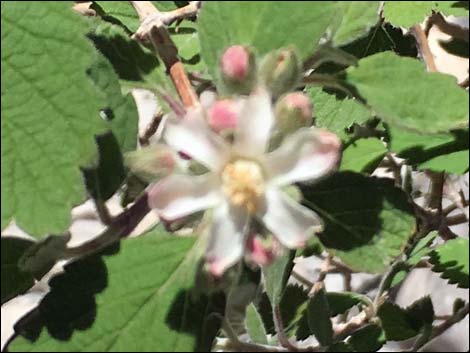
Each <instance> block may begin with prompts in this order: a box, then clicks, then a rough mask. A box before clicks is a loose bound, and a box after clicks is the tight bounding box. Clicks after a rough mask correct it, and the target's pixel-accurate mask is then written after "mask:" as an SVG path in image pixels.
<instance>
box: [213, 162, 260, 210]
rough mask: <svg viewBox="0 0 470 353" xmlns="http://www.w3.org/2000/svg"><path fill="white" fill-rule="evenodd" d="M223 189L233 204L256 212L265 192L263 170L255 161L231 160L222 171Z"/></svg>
mask: <svg viewBox="0 0 470 353" xmlns="http://www.w3.org/2000/svg"><path fill="white" fill-rule="evenodd" d="M222 189H223V191H224V193H225V194H226V195H227V197H228V198H229V200H230V202H231V203H232V204H233V205H235V206H240V207H243V208H245V209H246V210H247V211H248V213H250V214H254V213H255V212H256V209H257V208H258V205H259V202H260V199H261V196H262V195H263V193H264V177H263V171H262V170H261V167H260V166H259V165H258V164H257V163H256V162H253V161H249V160H243V159H239V160H236V161H234V162H231V163H229V164H227V166H226V167H225V168H224V170H223V171H222Z"/></svg>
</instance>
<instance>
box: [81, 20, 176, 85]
mask: <svg viewBox="0 0 470 353" xmlns="http://www.w3.org/2000/svg"><path fill="white" fill-rule="evenodd" d="M93 23H94V28H93V31H92V32H91V33H90V34H89V35H88V36H89V37H90V39H91V40H92V41H93V44H94V45H95V46H96V48H97V49H98V50H99V51H100V52H101V53H102V54H103V55H104V56H105V57H106V58H107V59H108V61H109V62H110V63H111V65H112V66H113V69H114V71H115V72H116V74H117V75H118V77H119V80H120V82H121V86H122V88H123V90H127V91H129V90H130V89H131V88H136V87H137V88H150V89H155V88H160V89H165V90H167V91H170V92H171V90H172V85H171V83H170V81H169V79H168V78H167V76H166V73H165V67H164V65H163V64H162V63H161V62H160V61H159V60H158V59H157V56H156V55H155V53H153V52H152V51H151V50H149V49H147V48H145V47H143V46H142V45H140V44H139V43H138V42H137V41H135V40H133V39H131V38H130V37H129V35H128V34H127V33H126V32H125V31H124V30H123V29H122V28H121V27H119V26H116V25H113V24H110V23H107V22H103V21H100V20H95V21H94V22H93ZM113 85H114V84H113Z"/></svg>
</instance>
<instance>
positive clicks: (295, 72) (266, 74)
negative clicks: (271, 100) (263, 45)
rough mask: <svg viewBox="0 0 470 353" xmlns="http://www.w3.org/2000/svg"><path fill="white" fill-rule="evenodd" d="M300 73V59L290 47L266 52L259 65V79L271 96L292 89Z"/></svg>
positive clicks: (277, 95) (276, 95)
mask: <svg viewBox="0 0 470 353" xmlns="http://www.w3.org/2000/svg"><path fill="white" fill-rule="evenodd" d="M300 74H301V63H300V59H299V56H298V55H297V52H296V51H295V50H294V49H293V48H291V47H289V48H284V49H280V50H276V51H273V52H271V53H269V54H267V55H266V56H265V58H264V59H263V62H262V63H261V67H260V79H261V81H262V82H263V83H264V85H265V86H266V87H267V88H268V89H269V90H270V91H271V94H272V95H273V97H279V96H280V95H281V94H283V93H285V92H289V91H291V90H293V89H294V88H295V86H296V85H297V83H298V82H299V80H300Z"/></svg>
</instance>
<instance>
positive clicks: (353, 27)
mask: <svg viewBox="0 0 470 353" xmlns="http://www.w3.org/2000/svg"><path fill="white" fill-rule="evenodd" d="M379 5H380V2H379V1H339V2H338V3H337V5H336V6H337V9H338V11H340V14H339V15H337V17H336V19H335V20H336V21H338V24H337V26H335V27H336V28H334V29H333V31H334V35H333V42H334V43H335V44H336V45H343V44H346V43H349V42H352V41H353V40H355V39H357V38H359V37H362V36H363V35H365V34H366V33H367V32H368V30H369V29H370V28H371V27H373V26H374V25H375V24H376V23H377V22H378V21H379Z"/></svg>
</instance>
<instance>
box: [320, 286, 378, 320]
mask: <svg viewBox="0 0 470 353" xmlns="http://www.w3.org/2000/svg"><path fill="white" fill-rule="evenodd" d="M326 299H327V300H328V306H329V308H330V314H331V316H332V317H333V316H336V315H339V314H342V313H344V312H345V311H346V310H348V309H350V308H352V307H353V306H354V305H359V304H363V305H369V303H370V300H368V298H367V297H365V296H363V295H362V294H358V293H352V292H328V293H326Z"/></svg>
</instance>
